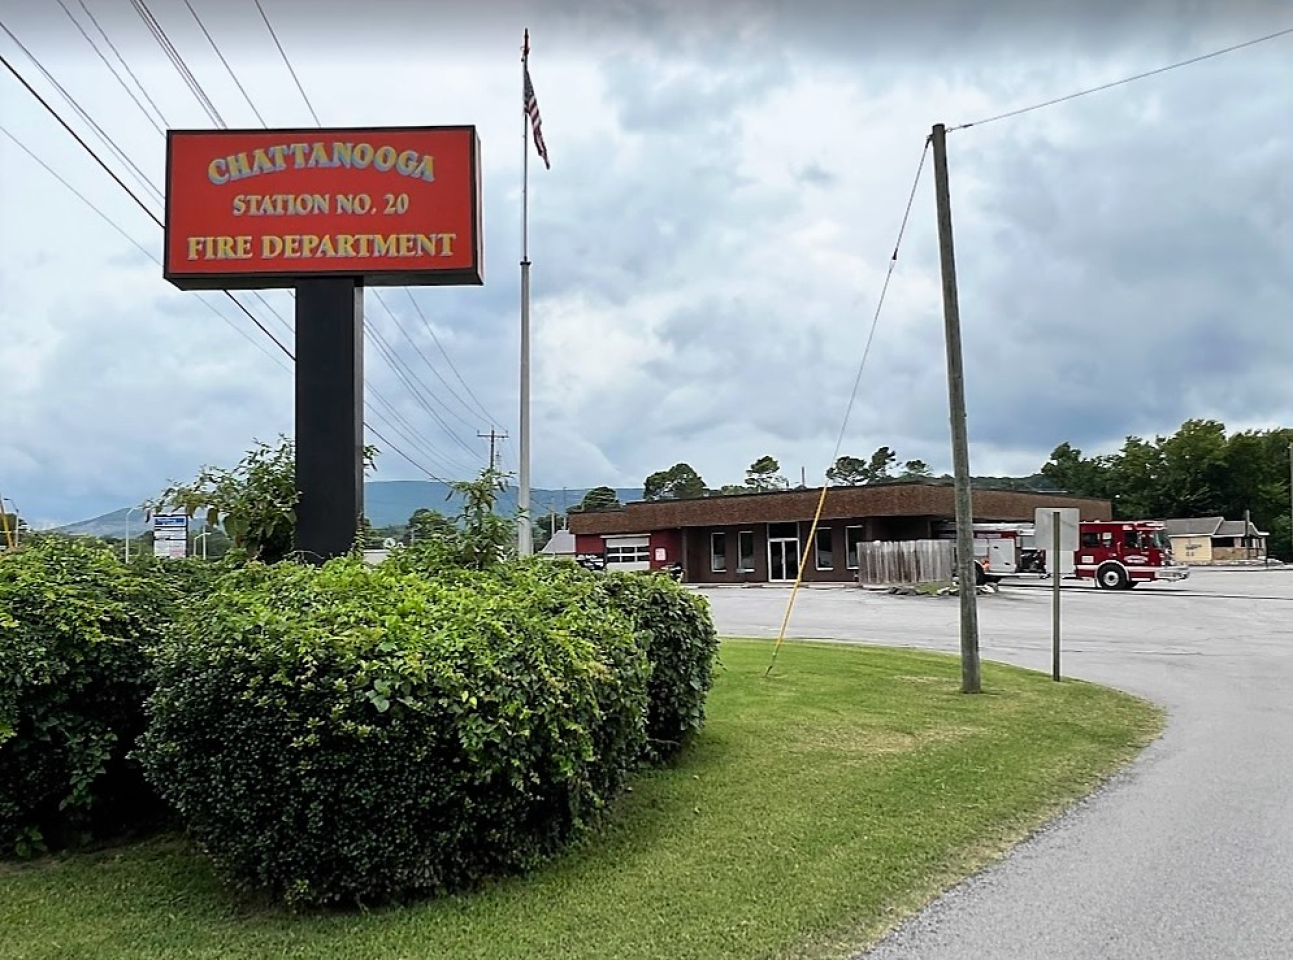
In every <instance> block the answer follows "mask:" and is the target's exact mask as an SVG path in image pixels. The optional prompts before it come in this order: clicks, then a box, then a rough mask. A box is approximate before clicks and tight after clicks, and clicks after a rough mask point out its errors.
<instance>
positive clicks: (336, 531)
mask: <svg viewBox="0 0 1293 960" xmlns="http://www.w3.org/2000/svg"><path fill="white" fill-rule="evenodd" d="M363 447H364V287H363V283H362V281H360V280H358V279H356V278H353V277H351V278H342V279H332V278H329V279H320V280H305V279H301V280H298V281H297V282H296V487H297V489H298V490H299V491H300V492H301V499H300V502H299V503H298V504H297V507H296V549H297V551H298V552H299V553H300V554H301V556H302V559H305V560H307V561H310V562H314V563H323V562H324V561H326V560H330V559H332V558H333V557H338V556H341V555H343V554H346V553H349V552H350V550H351V549H352V548H353V547H354V545H355V535H356V533H357V531H358V530H359V520H360V517H361V516H362V514H363V511H364V460H363Z"/></svg>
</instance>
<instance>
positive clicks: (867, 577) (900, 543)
mask: <svg viewBox="0 0 1293 960" xmlns="http://www.w3.org/2000/svg"><path fill="white" fill-rule="evenodd" d="M955 568H956V541H955V540H871V541H867V542H864V543H860V544H858V583H868V584H878V585H882V586H887V585H889V584H894V583H935V582H943V583H947V582H950V581H951V580H952V579H953V578H954V575H955Z"/></svg>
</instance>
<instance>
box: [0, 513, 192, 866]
mask: <svg viewBox="0 0 1293 960" xmlns="http://www.w3.org/2000/svg"><path fill="white" fill-rule="evenodd" d="M178 589H179V588H178V584H177V583H171V582H167V581H164V580H162V579H160V578H158V577H156V576H153V575H152V574H151V573H150V571H149V570H148V569H146V568H144V567H142V566H141V567H140V568H135V567H127V566H125V565H124V564H123V563H121V561H119V560H118V559H117V558H116V557H115V556H114V555H113V554H112V552H111V551H110V550H107V549H105V548H101V547H96V546H94V545H93V544H92V543H88V542H84V541H79V540H73V539H70V538H65V537H53V538H35V539H34V540H33V542H32V543H31V544H30V545H28V546H24V547H22V548H20V549H17V550H13V551H7V552H5V553H3V554H0V856H9V855H18V856H28V855H31V854H33V853H36V852H39V851H41V850H44V849H46V847H47V846H49V845H63V844H65V843H68V842H72V841H74V840H76V839H78V838H80V837H84V836H88V835H92V834H94V833H96V832H111V831H113V830H115V829H119V828H121V827H123V826H126V825H129V824H130V823H131V822H134V821H137V820H139V819H140V818H141V817H144V816H145V815H146V814H149V813H154V814H155V813H158V812H160V808H159V807H158V805H156V804H155V803H150V797H151V791H149V790H148V788H147V785H146V784H145V782H144V780H143V777H142V775H141V771H140V770H139V768H138V766H137V765H136V764H134V763H132V762H130V761H129V760H128V759H127V757H126V754H127V751H128V750H129V748H130V747H131V746H132V745H133V743H134V740H135V738H136V737H137V736H138V735H139V734H140V733H141V732H142V730H143V724H144V716H143V701H144V698H145V696H146V693H147V690H148V686H149V680H148V657H147V652H146V647H147V646H148V645H149V644H151V643H155V642H156V641H157V640H158V639H159V636H160V633H161V631H162V630H163V629H164V627H165V624H166V623H167V621H168V619H169V617H170V615H171V611H172V609H173V607H174V599H175V596H176V591H177V590H178Z"/></svg>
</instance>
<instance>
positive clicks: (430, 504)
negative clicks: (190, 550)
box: [57, 480, 642, 537]
mask: <svg viewBox="0 0 1293 960" xmlns="http://www.w3.org/2000/svg"><path fill="white" fill-rule="evenodd" d="M590 489H592V488H591V487H580V488H574V487H571V488H568V489H565V490H547V489H540V488H531V489H530V514H531V516H533V517H534V518H535V519H536V520H537V519H538V518H540V517H543V516H546V515H547V514H548V513H549V511H552V510H555V511H556V512H557V513H565V512H566V511H567V510H568V509H569V508H570V507H573V506H576V505H578V504H579V502H580V501H581V500H583V499H584V494H586V493H587V492H588V491H589V490H590ZM615 495H616V496H617V497H619V499H620V502H621V503H628V502H629V501H630V500H641V499H642V488H641V487H623V488H620V489H618V490H616V491H615ZM516 497H517V489H516V487H514V486H512V487H508V488H507V489H506V490H504V491H503V492H502V493H500V494H499V496H498V511H499V513H501V514H503V515H504V516H507V515H510V514H512V513H514V512H515V510H516ZM422 507H426V508H428V509H430V510H437V511H439V512H440V513H443V514H445V515H446V516H453V515H455V514H457V513H458V512H459V511H460V510H461V509H462V500H461V498H460V497H459V496H458V495H457V494H456V493H454V492H453V489H452V488H451V487H450V486H449V485H448V484H447V483H442V482H440V481H439V480H370V481H368V482H366V483H365V484H364V512H365V513H366V514H367V516H368V520H369V522H370V523H371V524H372V525H373V526H374V527H394V526H399V525H402V524H404V523H406V522H407V521H408V519H409V517H410V516H412V515H413V512H414V511H415V510H418V509H420V508H422ZM127 513H129V514H130V517H129V523H130V527H129V529H130V536H132V537H138V536H140V535H141V534H143V533H146V532H147V531H148V530H150V529H151V525H150V524H147V523H145V522H144V517H143V513H142V511H141V510H140V509H139V508H138V507H122V508H121V509H119V510H113V511H112V512H111V513H105V514H102V515H100V516H97V517H92V518H90V519H89V520H79V521H77V522H76V523H69V524H67V525H66V526H62V527H58V528H57V529H58V530H59V532H61V533H70V534H75V535H79V536H86V537H124V536H125V535H126V521H127V517H126V514H127ZM193 525H194V527H195V528H198V527H201V525H202V516H201V515H200V514H199V515H198V516H195V517H194V518H193Z"/></svg>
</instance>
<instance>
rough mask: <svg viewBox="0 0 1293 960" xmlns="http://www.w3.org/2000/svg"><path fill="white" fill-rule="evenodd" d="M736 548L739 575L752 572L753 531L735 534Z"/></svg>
mask: <svg viewBox="0 0 1293 960" xmlns="http://www.w3.org/2000/svg"><path fill="white" fill-rule="evenodd" d="M736 539H737V547H738V548H739V553H740V555H741V559H740V566H738V567H737V570H739V571H740V572H741V573H753V572H754V531H753V530H742V531H741V532H740V533H739V534H737V538H736Z"/></svg>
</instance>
